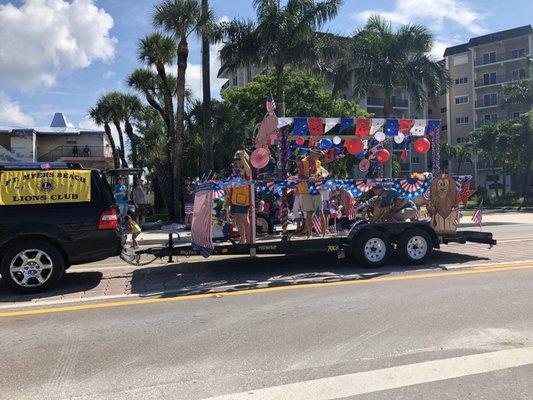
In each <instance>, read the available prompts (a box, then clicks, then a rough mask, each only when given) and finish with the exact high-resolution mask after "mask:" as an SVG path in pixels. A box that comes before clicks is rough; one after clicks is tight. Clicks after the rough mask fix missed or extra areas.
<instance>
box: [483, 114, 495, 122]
mask: <svg viewBox="0 0 533 400" xmlns="http://www.w3.org/2000/svg"><path fill="white" fill-rule="evenodd" d="M483 120H484V121H485V122H496V121H498V114H485V115H484V116H483Z"/></svg>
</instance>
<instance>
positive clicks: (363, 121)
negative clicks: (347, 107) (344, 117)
mask: <svg viewBox="0 0 533 400" xmlns="http://www.w3.org/2000/svg"><path fill="white" fill-rule="evenodd" d="M355 134H356V135H359V136H368V135H369V134H370V119H369V118H357V120H356V121H355Z"/></svg>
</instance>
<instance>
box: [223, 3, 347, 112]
mask: <svg viewBox="0 0 533 400" xmlns="http://www.w3.org/2000/svg"><path fill="white" fill-rule="evenodd" d="M253 4H254V7H255V10H256V14H257V15H256V22H251V21H243V20H239V19H235V20H233V21H230V22H223V23H221V24H220V26H219V28H218V29H217V30H216V31H215V34H214V37H215V39H216V40H218V41H222V42H223V43H224V45H223V47H222V49H221V50H220V58H221V61H222V68H223V69H225V70H235V69H237V68H239V67H242V66H250V65H261V66H267V67H269V66H272V67H273V68H274V69H275V73H276V104H277V111H278V114H279V115H280V116H283V115H285V104H284V103H285V97H284V81H283V76H284V72H285V68H286V67H287V66H310V65H312V64H315V63H316V58H315V54H316V52H315V49H316V48H317V47H320V45H319V43H320V40H321V38H322V35H321V34H320V33H318V32H317V30H318V29H320V27H321V26H323V24H324V23H326V22H327V21H329V20H331V19H333V18H335V16H336V15H337V12H338V10H339V8H340V6H341V4H342V0H324V1H321V2H318V3H317V2H316V1H315V0H288V1H287V3H286V5H285V6H282V5H281V1H280V0H254V2H253Z"/></svg>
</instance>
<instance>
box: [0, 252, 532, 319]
mask: <svg viewBox="0 0 533 400" xmlns="http://www.w3.org/2000/svg"><path fill="white" fill-rule="evenodd" d="M526 269H533V262H532V261H524V262H516V263H503V264H488V265H487V264H486V265H480V266H475V267H471V268H468V269H460V270H452V271H439V272H426V273H412V274H408V275H392V276H381V277H377V278H370V279H357V280H350V281H341V282H325V283H310V284H301V285H288V286H276V287H268V288H262V289H249V290H242V291H238V292H228V293H221V294H217V293H205V294H195V295H188V296H176V297H152V298H142V299H139V298H135V299H131V300H119V301H108V302H102V303H90V304H77V305H71V306H59V307H50V308H32V309H25V310H17V311H5V312H0V318H6V317H20V316H26V315H42V314H55V313H62V312H68V311H84V310H95V309H101V308H116V307H124V306H134V305H144V304H153V303H168V302H173V301H191V300H198V299H207V298H212V297H232V296H243V295H250V294H256V293H271V292H281V291H286V290H297V289H309V288H316V287H324V286H347V285H361V284H369V283H381V282H395V281H412V280H417V279H429V278H447V277H451V276H461V275H474V274H485V273H489V272H504V271H515V270H526Z"/></svg>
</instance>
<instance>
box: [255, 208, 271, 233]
mask: <svg viewBox="0 0 533 400" xmlns="http://www.w3.org/2000/svg"><path fill="white" fill-rule="evenodd" d="M255 227H256V231H257V233H263V234H265V233H268V234H270V235H272V234H273V233H274V224H273V223H272V220H271V219H270V216H269V215H268V214H266V213H257V215H256V217H255Z"/></svg>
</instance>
